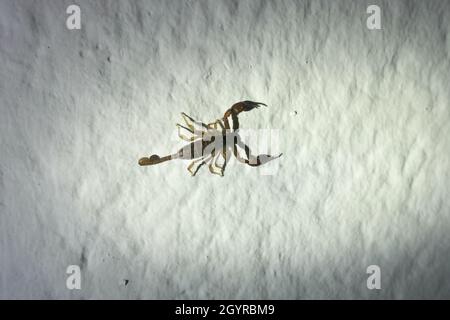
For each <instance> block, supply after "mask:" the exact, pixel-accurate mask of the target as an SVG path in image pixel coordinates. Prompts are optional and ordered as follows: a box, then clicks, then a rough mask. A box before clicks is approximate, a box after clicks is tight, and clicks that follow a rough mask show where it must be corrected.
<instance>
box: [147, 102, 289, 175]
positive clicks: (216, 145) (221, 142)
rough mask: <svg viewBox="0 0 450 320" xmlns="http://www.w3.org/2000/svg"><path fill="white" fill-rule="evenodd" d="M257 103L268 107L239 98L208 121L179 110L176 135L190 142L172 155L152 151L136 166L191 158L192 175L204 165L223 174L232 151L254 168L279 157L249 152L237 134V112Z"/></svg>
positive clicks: (253, 106) (214, 171)
mask: <svg viewBox="0 0 450 320" xmlns="http://www.w3.org/2000/svg"><path fill="white" fill-rule="evenodd" d="M260 106H266V107H267V105H266V104H264V103H262V102H254V101H241V102H238V103H235V104H234V105H232V106H231V108H230V109H228V110H227V111H225V114H224V116H223V117H222V118H221V119H217V120H216V121H214V122H212V123H209V124H205V123H203V122H201V121H197V120H195V119H194V118H192V117H190V116H188V115H187V114H185V113H182V114H181V116H182V117H183V120H184V122H185V125H181V124H177V127H178V136H179V137H180V138H181V139H183V140H185V141H188V142H190V144H188V145H186V146H184V147H183V148H181V149H180V150H179V151H178V152H177V153H174V154H172V155H168V156H164V157H160V156H158V155H156V154H154V155H152V156H150V157H149V158H147V157H144V158H141V159H139V165H141V166H148V165H154V164H158V163H162V162H165V161H168V160H172V159H184V160H193V161H192V162H191V163H190V164H189V166H188V168H187V169H188V171H189V172H190V173H191V174H192V175H193V176H195V174H196V173H197V172H198V170H199V169H200V167H201V166H203V165H205V164H208V167H209V171H210V172H211V173H213V174H217V175H220V176H223V174H224V171H225V167H226V165H227V163H228V161H229V160H230V157H231V155H232V154H233V155H234V156H235V157H236V159H237V160H238V161H239V162H242V163H245V164H247V165H249V166H253V167H256V166H260V165H262V164H264V163H267V162H269V161H272V160H274V159H277V158H279V157H280V156H281V155H282V154H279V155H278V156H271V155H268V154H261V155H258V156H254V155H252V154H251V151H250V148H249V147H248V146H247V145H246V144H245V143H243V142H242V140H241V137H240V136H239V132H238V130H239V119H238V115H239V113H241V112H246V111H250V110H253V109H255V108H259V107H260ZM230 121H231V124H230ZM230 141H231V142H232V143H231V144H230V143H229V142H230ZM238 149H243V150H244V153H245V155H241V154H240V153H239V150H238ZM219 159H222V162H221V163H218V161H219Z"/></svg>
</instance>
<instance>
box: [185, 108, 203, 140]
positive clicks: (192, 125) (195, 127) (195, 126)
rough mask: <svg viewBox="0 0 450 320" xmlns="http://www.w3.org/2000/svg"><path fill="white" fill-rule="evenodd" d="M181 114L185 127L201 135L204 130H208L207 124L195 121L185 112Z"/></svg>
mask: <svg viewBox="0 0 450 320" xmlns="http://www.w3.org/2000/svg"><path fill="white" fill-rule="evenodd" d="M181 116H182V117H183V120H184V122H185V123H186V125H187V127H188V128H189V129H190V130H191V131H192V132H193V133H194V134H197V135H201V134H203V133H204V131H206V130H208V126H207V125H206V124H204V123H203V122H201V121H197V120H195V119H194V118H192V117H190V116H188V115H187V114H186V113H184V112H182V113H181Z"/></svg>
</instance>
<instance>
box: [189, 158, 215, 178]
mask: <svg viewBox="0 0 450 320" xmlns="http://www.w3.org/2000/svg"><path fill="white" fill-rule="evenodd" d="M210 158H211V156H207V157H201V158H200V159H197V160H194V161H192V162H191V164H190V165H189V166H188V168H187V169H188V171H189V172H190V173H191V174H192V176H195V175H196V174H197V172H198V170H199V169H200V168H201V166H203V165H204V164H205V163H207V162H208V161H209V160H210Z"/></svg>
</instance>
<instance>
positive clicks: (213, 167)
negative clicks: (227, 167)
mask: <svg viewBox="0 0 450 320" xmlns="http://www.w3.org/2000/svg"><path fill="white" fill-rule="evenodd" d="M221 155H222V151H221V152H219V153H218V154H217V156H215V155H214V154H213V156H212V157H211V160H209V171H210V172H211V173H212V174H218V175H219V176H222V177H223V167H220V166H218V165H217V159H218V158H219V157H220V156H221Z"/></svg>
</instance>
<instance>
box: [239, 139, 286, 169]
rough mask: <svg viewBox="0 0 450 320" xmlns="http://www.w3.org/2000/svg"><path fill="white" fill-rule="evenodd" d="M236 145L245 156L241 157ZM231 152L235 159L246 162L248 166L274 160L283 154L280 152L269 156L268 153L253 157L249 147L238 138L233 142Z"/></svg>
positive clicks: (256, 165)
mask: <svg viewBox="0 0 450 320" xmlns="http://www.w3.org/2000/svg"><path fill="white" fill-rule="evenodd" d="M237 146H239V147H241V148H243V149H244V151H245V155H246V156H247V158H243V157H241V156H240V155H239V152H238V150H237ZM233 153H234V155H235V157H236V159H238V161H240V162H242V163H245V164H248V165H249V166H252V167H258V166H260V165H262V164H264V163H267V162H269V161H272V160H275V159H277V158H279V157H281V156H282V155H283V154H282V153H280V154H279V155H278V156H271V155H270V154H260V155H258V156H256V157H255V156H254V155H252V154H251V151H250V148H249V147H248V146H247V145H246V144H245V143H243V142H242V141H241V140H240V139H238V140H237V142H236V143H235V144H234V148H233Z"/></svg>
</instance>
